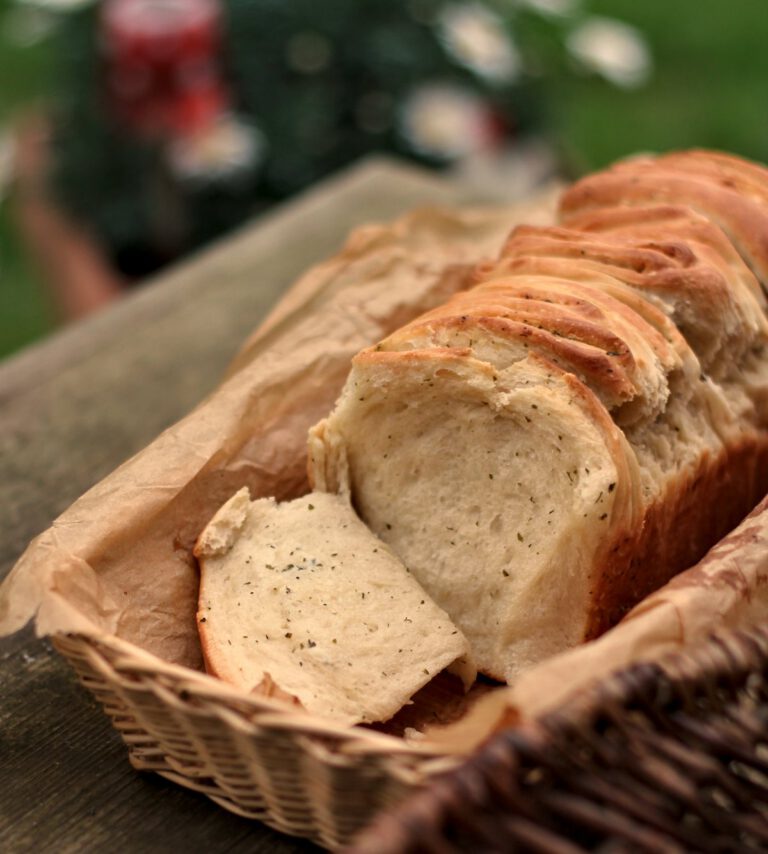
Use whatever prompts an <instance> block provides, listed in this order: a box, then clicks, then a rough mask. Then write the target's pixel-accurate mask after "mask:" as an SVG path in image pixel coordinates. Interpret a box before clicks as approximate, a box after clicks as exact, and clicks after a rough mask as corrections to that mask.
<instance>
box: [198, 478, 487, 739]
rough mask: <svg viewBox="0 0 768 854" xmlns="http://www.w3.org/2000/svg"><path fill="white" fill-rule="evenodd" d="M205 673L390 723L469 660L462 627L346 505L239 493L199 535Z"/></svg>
mask: <svg viewBox="0 0 768 854" xmlns="http://www.w3.org/2000/svg"><path fill="white" fill-rule="evenodd" d="M195 555H196V556H197V558H198V560H199V562H200V570H201V579H200V599H199V610H198V624H199V629H200V637H201V641H202V647H203V653H204V656H205V661H206V665H207V668H208V670H209V672H211V673H212V674H214V675H216V676H219V677H220V678H222V679H224V680H226V681H228V682H231V683H232V684H234V685H237V686H239V687H241V688H244V689H245V690H247V691H252V690H254V691H260V692H262V693H267V694H278V695H280V696H283V697H285V696H288V697H293V698H296V700H297V701H298V703H300V704H301V705H302V706H303V707H304V708H306V709H308V710H309V711H311V712H315V713H317V714H321V715H326V716H329V717H333V718H335V719H337V720H338V721H340V722H344V723H350V724H351V723H361V722H362V723H370V722H374V721H385V720H387V719H388V718H390V717H391V716H392V715H394V714H395V712H397V710H398V709H400V708H401V707H402V706H403V705H405V704H406V703H407V702H408V700H409V698H410V697H411V696H412V695H413V694H414V693H415V692H416V691H418V690H419V688H421V687H422V686H424V685H425V684H426V683H427V682H429V680H430V679H431V678H432V677H433V676H435V675H436V674H437V673H439V672H440V671H441V670H443V669H444V668H446V667H449V666H450V665H454V664H455V665H456V666H457V668H458V669H459V671H460V675H462V676H463V678H464V679H465V681H466V682H467V683H471V682H472V680H473V679H474V673H475V671H474V668H473V667H472V666H471V665H470V664H469V662H468V660H467V658H466V656H467V655H468V652H469V646H468V643H467V640H466V639H465V637H464V635H463V634H462V633H461V632H460V631H459V630H458V629H457V628H456V626H455V625H454V624H453V623H452V622H451V620H450V618H449V617H448V616H447V615H446V614H445V613H444V612H443V611H442V610H441V609H440V608H438V607H437V605H435V604H434V602H433V601H432V600H431V599H430V597H429V596H428V595H427V594H426V593H425V592H424V590H423V589H422V588H421V587H420V586H419V584H418V583H417V581H416V580H415V579H414V578H413V576H411V575H410V574H409V573H408V571H407V570H406V569H405V567H404V566H403V564H402V563H401V562H400V560H398V558H397V557H395V555H394V554H393V553H392V551H391V550H390V549H389V548H388V547H387V546H386V545H384V543H382V542H381V541H380V540H378V539H377V538H376V537H375V536H374V535H373V534H371V532H370V531H369V530H368V529H367V528H366V526H365V525H364V524H363V523H362V522H361V521H360V520H359V519H358V518H357V516H356V515H355V513H354V511H353V510H352V508H351V507H350V505H349V503H348V501H346V500H345V499H344V498H343V497H340V496H336V495H328V494H313V495H307V496H304V497H303V498H297V499H296V500H294V501H290V502H285V503H282V504H278V503H276V502H275V501H274V500H273V499H271V498H262V499H259V500H257V501H253V502H252V501H250V497H249V494H248V490H247V489H242V490H240V492H238V493H236V494H235V495H234V496H233V497H232V498H231V499H230V500H229V501H228V502H227V503H226V504H225V505H224V506H223V507H222V508H221V509H220V510H219V511H218V513H217V514H216V515H215V516H214V517H213V519H212V520H211V521H210V523H209V524H208V526H207V527H206V528H205V530H204V531H203V533H202V534H201V535H200V538H199V539H198V542H197V545H196V547H195Z"/></svg>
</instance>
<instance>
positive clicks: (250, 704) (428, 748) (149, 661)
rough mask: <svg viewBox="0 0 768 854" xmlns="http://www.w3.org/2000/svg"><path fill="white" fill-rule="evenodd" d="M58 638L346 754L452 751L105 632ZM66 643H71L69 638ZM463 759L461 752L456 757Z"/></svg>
mask: <svg viewBox="0 0 768 854" xmlns="http://www.w3.org/2000/svg"><path fill="white" fill-rule="evenodd" d="M53 639H54V641H56V640H57V639H61V640H64V639H69V640H70V641H74V642H76V643H78V642H80V643H85V644H87V645H88V646H89V647H91V648H92V649H93V650H94V651H95V652H96V653H97V654H99V655H100V656H102V657H104V652H106V653H107V655H108V658H109V661H110V665H111V666H112V667H113V668H114V669H115V670H116V671H117V672H119V673H121V674H123V675H126V674H141V675H142V676H144V677H145V678H146V677H150V678H153V679H155V680H157V681H158V682H159V683H161V684H162V685H163V687H164V688H165V689H166V690H168V689H170V690H171V691H173V692H174V693H175V694H177V695H179V696H182V697H184V699H186V700H188V701H189V700H192V699H198V700H201V701H204V702H205V703H206V704H211V703H214V704H216V703H221V708H222V710H225V714H226V717H227V718H228V719H229V721H230V722H231V720H232V715H233V714H234V715H235V716H237V717H239V718H240V719H241V720H242V721H243V722H246V723H247V724H248V725H252V724H251V720H250V716H251V715H257V716H258V721H259V724H262V725H267V724H268V725H269V726H273V727H275V728H284V729H295V730H300V731H301V732H302V733H304V734H306V735H312V736H316V737H319V738H323V739H329V740H332V741H336V742H340V743H343V745H344V747H343V749H344V752H345V753H350V754H352V753H354V754H361V755H362V754H377V755H386V756H390V757H393V758H394V757H403V758H406V757H411V758H413V759H416V760H424V761H428V760H430V759H435V760H438V761H439V760H441V759H443V758H448V757H452V756H453V754H452V753H451V752H450V751H448V750H446V749H445V747H444V746H443V745H440V744H435V743H433V742H416V741H413V742H411V741H407V740H406V739H404V738H400V737H398V736H395V735H390V734H388V733H383V732H377V731H376V730H371V729H367V728H365V727H363V726H358V725H346V724H339V723H337V722H336V721H334V720H332V719H329V718H325V717H323V716H322V715H319V714H317V713H315V712H310V711H308V710H306V709H303V708H299V707H296V706H294V705H292V704H290V703H288V702H287V701H285V700H281V699H279V698H277V697H266V696H261V695H256V694H249V693H246V692H245V691H243V690H241V689H239V688H236V687H234V686H232V685H229V684H228V683H226V682H224V681H223V680H221V679H218V678H217V677H215V676H211V675H210V674H208V673H205V672H203V671H199V670H194V669H193V668H191V667H187V666H185V665H182V664H173V663H171V662H168V661H165V660H164V659H162V658H161V657H160V656H158V655H156V654H155V653H151V652H149V651H147V650H145V649H142V648H141V647H139V646H138V645H136V644H134V643H132V642H130V641H127V640H125V639H123V638H119V637H117V636H116V635H113V634H109V633H106V632H89V631H87V630H79V631H73V632H57V633H55V634H54V635H53ZM65 645H66V641H65ZM456 758H457V759H458V758H461V757H459V756H457V757H456Z"/></svg>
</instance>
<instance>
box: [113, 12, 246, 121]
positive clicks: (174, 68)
mask: <svg viewBox="0 0 768 854" xmlns="http://www.w3.org/2000/svg"><path fill="white" fill-rule="evenodd" d="M221 24H222V14H221V6H220V4H219V3H218V2H217V0H105V2H104V4H103V11H102V19H101V37H102V52H103V55H104V58H105V63H106V88H107V94H108V102H109V108H110V111H111V112H112V113H113V114H114V115H115V116H116V118H117V119H118V120H119V121H121V122H122V123H123V124H125V125H127V126H128V127H129V128H130V129H132V130H133V131H134V132H136V133H138V134H141V135H142V136H154V137H168V136H172V137H176V136H186V135H189V134H194V133H196V132H197V131H200V130H201V129H203V128H205V127H206V126H208V125H210V124H211V123H212V121H213V120H214V118H215V117H217V116H219V115H220V114H221V113H222V111H223V110H224V109H225V108H226V107H227V106H228V104H229V100H230V99H229V92H228V90H227V87H226V85H225V83H224V79H223V76H222V73H221V68H220V63H219V53H220V49H221V41H222V38H221Z"/></svg>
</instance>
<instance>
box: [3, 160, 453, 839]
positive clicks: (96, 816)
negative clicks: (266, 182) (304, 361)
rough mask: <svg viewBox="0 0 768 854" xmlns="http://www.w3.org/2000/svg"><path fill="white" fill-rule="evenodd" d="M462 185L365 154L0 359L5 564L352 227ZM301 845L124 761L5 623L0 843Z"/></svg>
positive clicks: (114, 741)
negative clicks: (101, 307)
mask: <svg viewBox="0 0 768 854" xmlns="http://www.w3.org/2000/svg"><path fill="white" fill-rule="evenodd" d="M462 195H463V193H462V190H461V187H460V186H459V185H458V184H456V183H455V182H454V183H451V182H449V181H447V180H446V179H443V178H437V177H435V176H433V175H431V174H429V173H427V172H424V171H421V170H418V169H414V168H413V167H410V166H404V165H402V164H397V163H393V162H390V161H387V160H381V159H376V160H369V161H366V162H364V163H363V164H361V165H359V166H356V167H354V168H352V169H351V170H349V171H347V172H345V173H343V174H341V175H340V176H337V177H335V178H333V179H331V180H329V181H326V182H324V183H323V184H321V185H319V186H317V187H316V188H314V189H313V190H312V191H310V192H308V193H306V194H305V195H303V196H301V197H299V198H298V199H296V200H295V201H292V202H291V203H289V204H287V205H285V206H283V207H281V208H280V209H279V210H277V211H276V212H275V213H271V214H269V215H268V216H265V217H262V218H261V219H259V220H258V221H257V222H255V223H253V224H251V225H248V226H246V227H245V228H244V229H242V230H241V231H240V232H238V233H237V234H235V235H234V236H232V237H230V238H228V239H227V240H225V241H223V242H222V243H220V244H218V245H217V246H215V247H214V248H212V249H210V250H208V251H206V252H203V253H202V254H200V255H198V256H197V257H194V258H192V259H191V260H189V261H187V262H185V263H184V264H181V265H179V266H177V267H176V268H174V269H173V270H172V271H170V272H169V273H167V274H165V275H163V276H160V277H159V278H158V280H157V281H155V282H153V283H151V284H150V285H148V286H146V287H144V288H142V289H141V290H140V291H138V292H136V293H134V294H132V295H131V296H129V297H127V298H125V299H124V300H123V301H121V302H120V303H119V304H117V305H115V306H114V307H113V308H110V309H108V310H107V311H105V312H104V313H102V314H100V315H97V316H95V317H93V318H92V319H89V320H87V321H85V322H82V323H80V324H77V325H75V326H72V327H69V328H67V329H65V330H64V331H62V332H61V333H59V334H58V335H55V336H53V337H52V338H50V339H48V340H47V341H45V342H43V343H42V344H40V345H38V346H36V347H33V348H31V349H29V350H28V351H26V352H24V353H22V354H21V355H19V356H17V357H15V358H13V359H11V360H8V361H6V362H5V363H4V364H2V365H0V532H2V534H1V535H0V578H2V577H4V575H5V574H6V573H7V572H8V571H9V569H10V568H11V566H12V565H13V563H14V562H15V560H16V558H17V557H18V556H19V554H20V553H21V552H22V550H23V549H24V547H25V545H26V544H27V542H28V541H29V540H30V539H31V538H32V537H33V536H35V535H36V534H37V533H39V532H40V531H42V530H43V529H45V528H46V527H47V526H48V525H49V524H50V522H51V521H52V520H53V519H54V517H55V516H57V515H58V514H59V513H60V512H61V511H62V510H64V509H65V508H66V507H67V506H68V505H69V504H70V503H71V502H72V501H73V500H74V499H75V498H77V497H78V496H79V495H80V494H81V493H82V492H84V491H85V490H86V489H88V488H89V487H90V486H91V485H92V484H93V483H95V482H96V481H98V480H99V479H100V478H102V477H103V476H104V475H106V474H107V473H108V472H109V471H111V470H112V469H113V468H115V466H116V465H117V464H118V463H120V462H122V461H123V460H124V459H126V458H127V457H129V456H130V455H131V454H133V453H134V452H136V451H138V450H139V449H140V448H141V447H143V446H144V445H145V444H147V443H148V442H149V441H150V440H151V439H153V438H154V437H155V436H156V435H157V434H158V433H159V432H160V431H161V430H162V429H163V428H165V427H167V426H168V425H169V424H171V423H173V422H174V421H175V420H176V419H178V418H179V417H180V416H182V415H183V414H184V413H186V412H187V411H188V410H189V409H190V408H191V407H192V406H193V405H194V404H195V403H197V402H198V401H199V400H200V399H201V398H202V397H203V396H204V395H205V394H206V393H207V392H208V391H210V390H211V389H212V388H213V387H214V386H215V384H216V382H217V380H218V379H219V378H220V376H221V374H222V372H223V370H224V368H225V366H226V365H227V363H228V361H229V359H230V358H231V357H232V355H233V354H234V352H235V351H236V349H237V347H238V345H239V344H240V342H241V341H242V340H243V339H244V338H245V336H246V335H247V334H248V332H249V331H250V330H251V329H253V328H254V327H255V326H256V325H257V324H258V323H259V321H260V320H261V319H262V318H263V317H264V316H265V314H266V312H267V311H268V310H269V308H270V307H271V306H272V305H273V304H274V303H275V301H276V300H277V299H278V298H279V296H280V294H281V293H282V292H283V290H284V289H285V288H286V287H287V286H288V285H290V284H291V282H292V281H293V280H294V279H295V278H296V277H297V276H298V275H299V274H300V273H301V272H302V271H303V270H304V269H305V268H306V267H308V266H309V265H310V264H312V263H313V262H315V261H317V260H319V259H321V258H322V257H324V256H326V255H328V254H330V253H332V252H333V251H334V250H336V249H337V248H338V247H339V245H340V244H341V242H342V241H343V239H344V237H345V235H346V234H347V232H348V231H349V230H350V229H351V228H352V227H353V226H355V225H358V224H360V223H362V222H366V221H375V220H381V219H387V218H390V217H392V216H394V215H397V214H398V213H401V212H402V211H404V210H406V209H408V208H410V207H413V206H414V205H417V204H420V203H425V202H450V201H457V200H460V199H461V197H462ZM246 848H247V850H249V851H275V852H281V851H285V852H288V851H300V850H301V851H303V850H310V849H312V846H310V845H309V844H308V843H305V842H303V841H301V840H296V839H291V838H290V837H286V836H282V835H280V834H278V833H275V832H274V831H272V830H270V829H269V828H267V827H266V826H264V825H261V824H259V823H257V822H251V821H246V820H245V819H241V818H238V817H236V816H234V815H231V814H230V813H227V812H225V811H224V810H223V809H221V808H220V807H218V806H216V805H215V804H213V803H212V802H210V801H209V800H207V799H206V798H204V797H203V796H199V795H195V794H194V793H192V792H189V791H187V790H186V789H182V788H180V787H178V786H175V785H172V784H171V783H168V782H166V781H164V780H163V779H161V778H160V777H157V776H154V775H141V774H139V773H137V772H135V771H134V770H132V768H131V767H130V765H129V764H128V760H127V755H126V750H125V748H124V746H123V744H122V742H121V741H120V739H119V737H118V736H117V734H116V733H115V731H114V730H113V729H112V727H111V726H110V724H109V722H108V721H107V719H106V717H104V715H103V714H102V713H101V710H100V708H99V707H98V706H97V705H96V703H95V701H94V700H93V699H92V698H91V696H90V695H89V694H88V693H86V691H85V690H84V689H82V688H80V687H79V686H78V684H77V683H76V681H75V678H74V676H73V674H72V672H71V671H70V669H69V666H68V665H67V664H66V662H65V661H64V660H63V659H61V658H59V657H58V655H56V654H55V653H54V652H53V650H52V649H51V646H50V644H49V643H48V642H47V641H44V640H43V641H40V640H36V639H35V638H34V636H33V634H32V632H31V630H30V629H26V630H24V631H23V632H21V633H19V634H18V635H16V636H14V637H11V638H8V639H0V851H2V852H5V854H11V852H27V851H30V852H31V851H36V852H37V851H57V852H72V851H99V852H100V851H109V852H120V851H141V852H152V851H158V852H159V851H184V852H194V851H206V852H210V851H229V850H237V849H242V850H246Z"/></svg>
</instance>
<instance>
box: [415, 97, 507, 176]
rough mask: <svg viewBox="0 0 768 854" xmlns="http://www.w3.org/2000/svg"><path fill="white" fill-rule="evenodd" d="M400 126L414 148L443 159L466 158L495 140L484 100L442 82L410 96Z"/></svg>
mask: <svg viewBox="0 0 768 854" xmlns="http://www.w3.org/2000/svg"><path fill="white" fill-rule="evenodd" d="M400 129H401V132H402V134H403V136H404V137H405V138H406V140H407V141H408V143H409V144H410V145H411V147H412V148H413V149H414V150H415V151H418V152H419V153H421V154H425V155H428V156H430V157H437V158H440V159H443V160H457V159H459V158H461V157H465V156H467V155H468V154H472V153H474V152H476V151H479V150H481V149H483V148H487V147H488V146H489V145H490V143H491V140H492V133H491V124H490V115H489V112H488V108H487V106H486V105H485V103H484V102H483V101H482V100H481V99H480V98H479V97H478V96H477V95H475V94H474V93H473V92H471V91H469V90H467V89H463V88H461V87H459V86H453V85H450V84H443V83H433V84H425V85H424V86H421V87H419V88H418V89H416V90H414V91H413V92H412V93H411V95H409V96H408V98H407V99H406V100H405V102H404V104H403V106H402V109H401V112H400Z"/></svg>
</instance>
